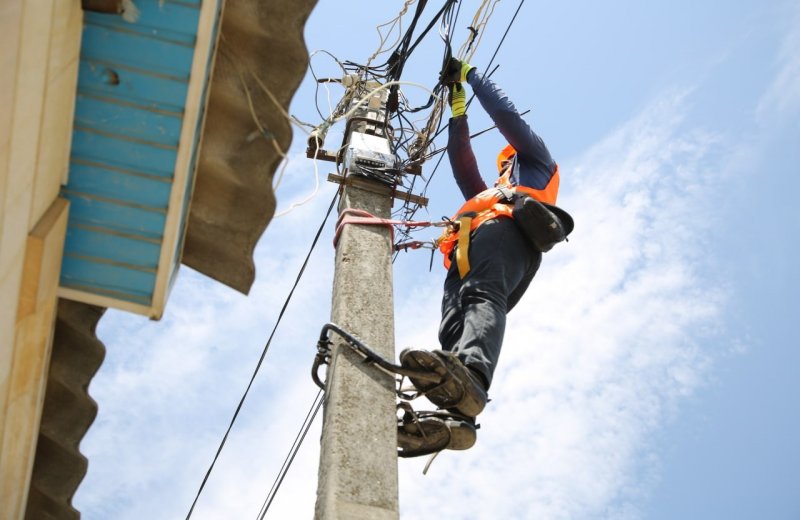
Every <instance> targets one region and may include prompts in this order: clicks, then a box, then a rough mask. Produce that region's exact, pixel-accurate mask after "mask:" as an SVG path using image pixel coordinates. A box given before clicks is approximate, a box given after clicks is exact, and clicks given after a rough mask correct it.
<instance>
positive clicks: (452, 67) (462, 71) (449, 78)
mask: <svg viewBox="0 0 800 520" xmlns="http://www.w3.org/2000/svg"><path fill="white" fill-rule="evenodd" d="M474 68H475V67H473V66H472V65H470V64H469V63H467V62H465V61H461V60H457V59H455V58H450V61H448V62H447V65H445V68H444V70H443V71H442V73H441V74H440V75H439V81H440V82H441V83H442V84H443V85H452V84H453V83H461V82H463V81H467V74H468V73H469V71H471V70H472V69H474Z"/></svg>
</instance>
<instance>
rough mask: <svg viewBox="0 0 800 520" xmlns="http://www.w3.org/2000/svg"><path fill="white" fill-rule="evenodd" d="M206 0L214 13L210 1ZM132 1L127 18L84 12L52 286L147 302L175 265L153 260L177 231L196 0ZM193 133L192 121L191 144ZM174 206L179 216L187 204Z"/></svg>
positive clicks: (185, 200)
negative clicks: (63, 226)
mask: <svg viewBox="0 0 800 520" xmlns="http://www.w3.org/2000/svg"><path fill="white" fill-rule="evenodd" d="M209 1H211V2H212V3H213V6H214V9H216V10H217V13H218V10H219V2H218V1H216V0H209ZM137 7H138V8H139V10H140V16H139V19H138V20H137V22H136V23H127V22H125V21H123V20H122V18H121V17H119V16H115V15H108V14H100V13H92V12H87V13H85V16H84V31H83V36H82V42H81V56H80V60H81V61H80V65H79V73H78V91H77V97H76V106H75V122H74V125H75V127H74V132H73V138H72V152H71V158H70V171H69V182H68V183H67V185H66V186H64V187H63V190H62V193H63V196H64V197H66V198H68V199H69V200H70V201H71V206H70V218H69V224H68V231H67V239H66V243H65V248H64V263H63V266H62V273H61V286H62V287H64V288H66V289H72V290H75V291H81V292H85V293H91V294H97V295H101V296H104V297H106V298H112V299H114V300H121V301H129V302H135V303H137V304H140V305H143V306H151V305H152V304H153V296H154V291H155V290H156V280H157V276H158V270H159V269H162V268H169V269H172V268H174V266H160V265H159V262H160V261H161V259H162V258H163V255H162V248H164V247H168V248H170V250H171V251H173V250H174V248H175V247H176V246H178V244H179V243H180V241H181V239H182V231H179V232H178V233H174V232H172V233H169V234H166V226H167V225H168V224H167V223H168V218H167V217H168V214H170V211H171V210H170V207H169V206H170V200H171V197H172V196H173V189H174V186H173V183H174V182H175V179H176V178H177V177H178V176H177V175H176V171H175V168H176V163H177V160H178V157H179V153H180V150H179V146H180V143H181V135H182V132H183V131H184V115H185V112H186V107H185V104H186V102H187V101H186V100H187V96H188V93H189V89H190V73H191V71H192V66H193V59H194V56H195V42H196V41H197V31H198V23H199V21H200V16H201V2H200V1H199V0H182V1H180V2H174V1H159V2H156V1H147V2H137ZM217 21H218V18H217V20H215V22H214V25H216V23H217ZM209 57H210V56H209ZM199 80H201V81H203V82H204V83H207V78H199ZM196 81H198V79H195V80H194V81H193V83H192V84H195V82H196ZM193 88H195V89H196V87H193ZM203 88H205V87H203ZM195 91H196V90H195ZM195 102H196V101H195ZM196 140H197V130H196V129H195V138H194V139H192V142H191V143H188V145H189V146H191V147H192V149H194V148H195V145H196ZM190 163H191V165H192V167H193V164H194V161H193V160H191V161H190ZM183 164H186V163H185V162H184V163H183ZM181 176H182V178H183V181H182V182H183V183H185V185H186V187H185V188H183V186H184V185H183V184H179V186H181V187H182V189H185V191H186V192H185V193H182V196H181V197H180V199H181V203H182V204H183V205H184V206H186V205H188V203H189V197H188V195H189V189H190V187H191V183H190V182H188V183H187V182H186V180H185V179H186V172H181ZM178 211H179V213H180V215H181V220H183V219H185V214H186V211H187V208H185V207H182V208H179V209H178ZM170 218H172V217H170ZM172 225H174V224H172ZM172 225H171V226H172ZM182 227H183V226H182V224H180V229H181V230H182ZM167 235H168V236H170V237H171V238H170V240H171V243H169V244H165V243H164V240H165V236H167ZM175 241H177V242H178V244H176V243H175ZM178 256H179V255H178ZM170 258H172V256H170ZM158 312H160V311H157V312H154V313H152V314H153V315H157V314H158Z"/></svg>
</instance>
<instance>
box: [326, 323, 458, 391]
mask: <svg viewBox="0 0 800 520" xmlns="http://www.w3.org/2000/svg"><path fill="white" fill-rule="evenodd" d="M330 332H335V333H336V334H338V335H339V336H340V337H341V338H342V339H343V340H344V343H345V345H347V346H348V347H350V348H351V349H353V350H354V351H355V352H357V353H358V354H360V355H361V356H363V357H364V361H365V362H366V363H371V364H374V365H377V366H378V368H380V369H381V370H383V371H384V372H387V373H389V374H393V375H398V376H402V377H413V378H414V379H417V380H421V381H430V382H431V383H437V384H438V383H441V382H442V376H440V375H439V374H434V373H432V372H428V371H426V370H413V369H409V368H403V367H402V366H400V365H396V364H394V363H392V362H391V361H388V360H387V359H385V358H384V357H383V356H381V355H380V354H378V353H377V352H375V351H374V350H373V349H372V348H370V347H369V346H368V345H367V344H366V343H364V342H363V341H362V340H360V339H359V338H357V337H356V336H355V335H353V334H350V333H349V332H347V331H345V330H344V329H342V328H341V327H339V326H338V325H336V324H334V323H326V324H325V325H324V326H323V327H322V331H321V332H320V335H319V340H318V341H317V355H316V356H315V357H314V364H313V366H312V368H311V378H312V379H313V380H314V383H316V385H317V386H318V387H320V388H321V389H323V390H325V383H324V382H323V381H322V380H321V379H320V377H319V368H320V366H321V365H327V364H329V362H330V358H331V345H333V342H332V341H331V340H330V337H329V336H330ZM398 395H399V396H400V397H401V398H403V399H410V398H413V397H412V396H408V395H405V394H402V393H401V392H400V391H399V390H398Z"/></svg>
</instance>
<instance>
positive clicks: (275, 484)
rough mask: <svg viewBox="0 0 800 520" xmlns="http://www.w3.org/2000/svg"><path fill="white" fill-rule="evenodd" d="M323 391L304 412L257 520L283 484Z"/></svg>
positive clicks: (312, 420) (319, 403)
mask: <svg viewBox="0 0 800 520" xmlns="http://www.w3.org/2000/svg"><path fill="white" fill-rule="evenodd" d="M322 396H323V393H322V390H320V391H319V392H317V397H315V398H314V402H313V403H311V408H310V409H309V411H308V414H306V418H305V419H304V420H303V424H302V425H301V426H300V431H299V432H298V433H297V437H295V438H294V443H292V447H291V448H289V453H288V454H287V455H286V458H285V459H284V460H283V465H282V466H281V469H280V471H278V476H277V477H276V478H275V481H274V482H273V483H272V487H271V488H270V490H269V493H267V498H265V499H264V503H263V504H262V505H261V509H260V510H259V512H258V520H264V517H265V516H266V514H267V511H269V506H271V505H272V501H273V500H274V499H275V495H277V494H278V490H279V489H280V487H281V484H283V479H284V477H286V474H287V473H288V472H289V468H290V467H291V465H292V462H294V457H295V455H297V452H298V450H300V446H301V445H302V444H303V440H305V438H306V434H307V433H308V430H309V429H310V428H311V425H312V424H313V423H314V419H315V418H316V416H317V412H319V409H320V407H321V406H322V403H323V401H324V399H323V398H322Z"/></svg>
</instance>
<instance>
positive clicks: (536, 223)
mask: <svg viewBox="0 0 800 520" xmlns="http://www.w3.org/2000/svg"><path fill="white" fill-rule="evenodd" d="M512 214H513V216H514V222H516V223H517V226H518V227H519V228H520V230H522V233H523V234H524V235H525V236H526V237H527V238H528V240H530V241H531V243H532V244H533V245H534V247H535V248H536V249H537V250H539V251H541V252H542V253H545V252H547V251H550V250H551V249H553V246H554V245H556V244H558V243H559V242H562V241H564V240H565V239H566V238H567V235H569V234H570V233H571V232H572V229H573V228H574V227H575V224H574V222H573V220H572V217H571V216H570V214H569V213H567V212H566V211H564V210H563V209H561V208H559V207H558V206H553V205H551V204H544V203H542V202H539V201H538V200H536V199H534V198H533V197H530V196H528V195H525V194H522V193H516V194H514V211H513V213H512Z"/></svg>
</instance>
